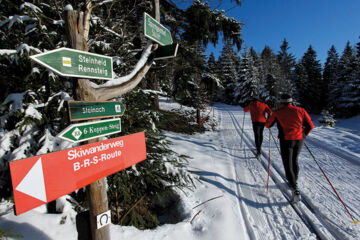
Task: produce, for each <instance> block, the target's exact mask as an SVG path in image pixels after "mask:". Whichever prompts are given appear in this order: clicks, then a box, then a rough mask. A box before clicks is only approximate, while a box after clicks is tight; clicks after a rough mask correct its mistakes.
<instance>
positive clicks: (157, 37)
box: [144, 13, 173, 46]
mask: <svg viewBox="0 0 360 240" xmlns="http://www.w3.org/2000/svg"><path fill="white" fill-rule="evenodd" d="M144 34H145V37H147V38H150V39H151V40H153V41H155V42H157V43H159V44H160V45H161V46H165V45H170V44H172V43H173V40H172V37H171V33H170V31H169V30H168V29H167V28H166V27H164V26H163V25H161V24H160V23H159V22H158V21H156V20H155V19H154V18H152V17H151V16H150V15H149V14H147V13H144Z"/></svg>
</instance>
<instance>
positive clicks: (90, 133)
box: [57, 118, 121, 143]
mask: <svg viewBox="0 0 360 240" xmlns="http://www.w3.org/2000/svg"><path fill="white" fill-rule="evenodd" d="M118 132H121V121H120V118H114V119H109V120H102V121H96V122H86V123H78V124H72V125H70V126H69V127H67V128H65V129H64V130H63V131H62V132H61V133H59V134H58V135H57V137H59V138H62V139H64V140H67V141H70V142H74V143H78V142H83V141H87V140H90V139H93V138H98V137H103V136H107V135H110V134H114V133H118Z"/></svg>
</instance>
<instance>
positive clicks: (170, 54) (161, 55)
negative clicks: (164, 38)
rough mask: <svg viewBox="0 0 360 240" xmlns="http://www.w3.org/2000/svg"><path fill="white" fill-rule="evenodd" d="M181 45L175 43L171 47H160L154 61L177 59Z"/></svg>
mask: <svg viewBox="0 0 360 240" xmlns="http://www.w3.org/2000/svg"><path fill="white" fill-rule="evenodd" d="M178 48H179V44H177V43H174V44H171V45H166V46H160V47H158V48H157V49H156V51H155V58H154V60H160V59H167V58H174V57H176V54H177V51H178Z"/></svg>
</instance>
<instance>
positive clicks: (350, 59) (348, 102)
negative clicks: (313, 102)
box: [335, 42, 359, 117]
mask: <svg viewBox="0 0 360 240" xmlns="http://www.w3.org/2000/svg"><path fill="white" fill-rule="evenodd" d="M357 68H358V66H357V61H356V57H355V55H354V51H353V49H352V47H351V45H350V42H347V44H346V46H345V49H344V51H343V53H342V55H341V57H340V60H339V65H338V76H337V84H336V89H337V92H338V96H337V103H336V105H335V110H336V113H337V115H338V116H342V117H351V116H355V115H356V114H357V113H358V112H359V86H358V85H359V78H358V76H357V74H358V72H357Z"/></svg>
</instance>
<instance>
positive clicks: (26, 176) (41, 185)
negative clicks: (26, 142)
mask: <svg viewBox="0 0 360 240" xmlns="http://www.w3.org/2000/svg"><path fill="white" fill-rule="evenodd" d="M145 159H146V145H145V134H144V132H140V133H135V134H131V135H128V136H124V137H118V138H112V139H108V140H105V141H101V142H96V143H92V144H87V145H82V146H79V147H76V148H70V149H66V150H62V151H59V152H53V153H48V154H44V155H41V156H35V157H31V158H26V159H22V160H17V161H12V162H10V163H9V165H10V173H11V180H12V186H13V192H14V201H15V210H16V215H19V214H21V213H24V212H26V211H29V210H31V209H33V208H35V207H38V206H41V205H43V204H45V203H48V202H51V201H53V200H55V199H57V198H59V197H61V196H64V195H66V194H69V193H71V192H73V191H75V190H77V189H80V188H82V187H85V186H86V185H88V184H90V183H92V182H95V181H97V180H99V179H101V178H103V177H106V176H108V175H110V174H113V173H115V172H118V171H120V170H123V169H125V168H127V167H130V166H132V165H134V164H136V163H138V162H140V161H142V160H145Z"/></svg>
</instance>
